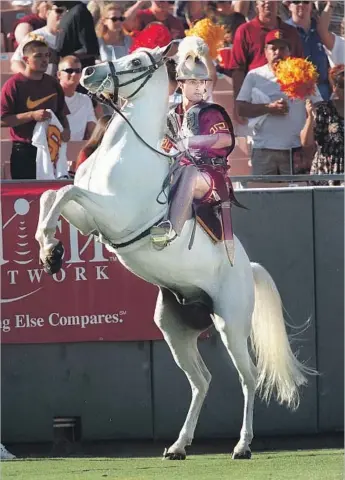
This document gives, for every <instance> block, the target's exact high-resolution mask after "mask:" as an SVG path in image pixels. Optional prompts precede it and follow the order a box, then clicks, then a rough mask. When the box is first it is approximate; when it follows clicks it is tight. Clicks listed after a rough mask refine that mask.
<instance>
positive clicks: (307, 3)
mask: <svg viewBox="0 0 345 480" xmlns="http://www.w3.org/2000/svg"><path fill="white" fill-rule="evenodd" d="M291 3H293V4H294V5H299V4H300V3H302V5H303V4H304V5H309V3H310V2H305V1H303V2H302V1H300V2H291Z"/></svg>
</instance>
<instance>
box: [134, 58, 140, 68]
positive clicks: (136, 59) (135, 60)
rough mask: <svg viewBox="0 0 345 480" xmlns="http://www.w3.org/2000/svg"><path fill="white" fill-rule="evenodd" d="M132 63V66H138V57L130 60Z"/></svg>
mask: <svg viewBox="0 0 345 480" xmlns="http://www.w3.org/2000/svg"><path fill="white" fill-rule="evenodd" d="M132 65H133V67H140V65H141V60H140V59H139V58H135V59H134V60H132Z"/></svg>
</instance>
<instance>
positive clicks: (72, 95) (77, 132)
mask: <svg viewBox="0 0 345 480" xmlns="http://www.w3.org/2000/svg"><path fill="white" fill-rule="evenodd" d="M81 72H82V67H81V63H80V60H79V59H78V58H77V57H75V56H74V55H69V56H67V57H64V58H62V59H61V60H60V63H59V67H58V73H57V76H58V79H59V81H60V85H61V87H62V89H63V91H64V94H65V102H66V104H67V107H68V109H69V111H70V114H69V115H67V119H68V123H69V125H70V129H71V140H72V141H79V140H87V139H88V138H90V136H91V134H92V132H93V130H94V128H95V126H96V122H97V120H96V116H95V111H94V108H93V106H92V101H91V99H90V98H89V97H88V96H87V95H85V94H83V93H79V92H77V91H76V90H77V87H78V85H79V82H80V78H81Z"/></svg>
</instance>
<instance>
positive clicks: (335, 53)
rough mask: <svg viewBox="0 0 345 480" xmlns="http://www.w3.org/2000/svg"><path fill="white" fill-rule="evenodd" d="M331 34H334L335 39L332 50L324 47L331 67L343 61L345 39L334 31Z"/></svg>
mask: <svg viewBox="0 0 345 480" xmlns="http://www.w3.org/2000/svg"><path fill="white" fill-rule="evenodd" d="M333 35H334V36H335V40H334V46H333V49H332V51H330V50H327V48H326V47H324V49H325V52H326V54H327V57H328V61H329V63H330V65H331V67H334V65H339V64H342V63H345V39H344V38H343V37H339V35H336V34H335V33H334V34H333Z"/></svg>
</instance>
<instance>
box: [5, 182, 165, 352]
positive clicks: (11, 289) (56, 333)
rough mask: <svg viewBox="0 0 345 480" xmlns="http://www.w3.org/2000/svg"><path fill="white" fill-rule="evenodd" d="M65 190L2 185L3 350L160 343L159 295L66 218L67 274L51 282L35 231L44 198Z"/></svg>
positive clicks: (62, 226) (62, 225)
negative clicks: (99, 343) (29, 346)
mask: <svg viewBox="0 0 345 480" xmlns="http://www.w3.org/2000/svg"><path fill="white" fill-rule="evenodd" d="M62 186H63V185H62V184H61V183H58V184H57V183H54V182H52V183H38V182H32V183H31V182H30V183H8V184H5V185H2V191H1V197H2V198H1V200H2V202H1V203H2V207H1V210H2V222H1V239H0V243H1V253H0V255H1V257H0V263H1V267H2V273H1V307H2V308H1V310H2V311H1V313H2V315H1V321H0V329H1V334H2V342H3V343H54V342H87V341H127V340H131V341H136V340H156V339H160V338H162V337H161V334H160V331H159V330H158V328H157V327H156V326H155V325H154V323H153V312H154V307H155V301H156V297H157V288H156V287H154V286H152V285H150V284H148V283H146V282H143V281H142V280H140V279H138V278H137V277H135V276H134V275H133V274H131V273H129V272H128V271H127V270H125V268H124V267H123V266H122V265H121V264H120V263H119V262H118V261H117V258H116V256H115V255H113V254H111V253H110V252H108V251H107V250H106V249H105V248H104V247H103V245H101V244H100V243H98V242H96V241H95V239H94V237H93V236H90V237H84V236H82V235H80V234H79V232H78V231H77V230H76V229H75V228H74V227H72V226H71V225H70V224H69V223H68V222H66V221H65V220H64V219H63V218H62V217H61V219H60V220H59V223H58V230H57V234H56V237H57V238H59V239H60V240H61V241H62V243H63V245H64V248H65V254H64V259H63V268H62V269H61V271H60V272H59V273H57V274H55V275H53V276H49V275H47V274H46V273H45V272H44V271H43V269H42V266H41V265H40V264H39V256H38V253H39V246H38V243H37V242H36V240H35V232H36V227H37V222H38V215H39V197H40V195H41V194H42V193H43V192H44V191H45V190H47V189H49V188H50V189H57V188H60V187H62Z"/></svg>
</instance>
